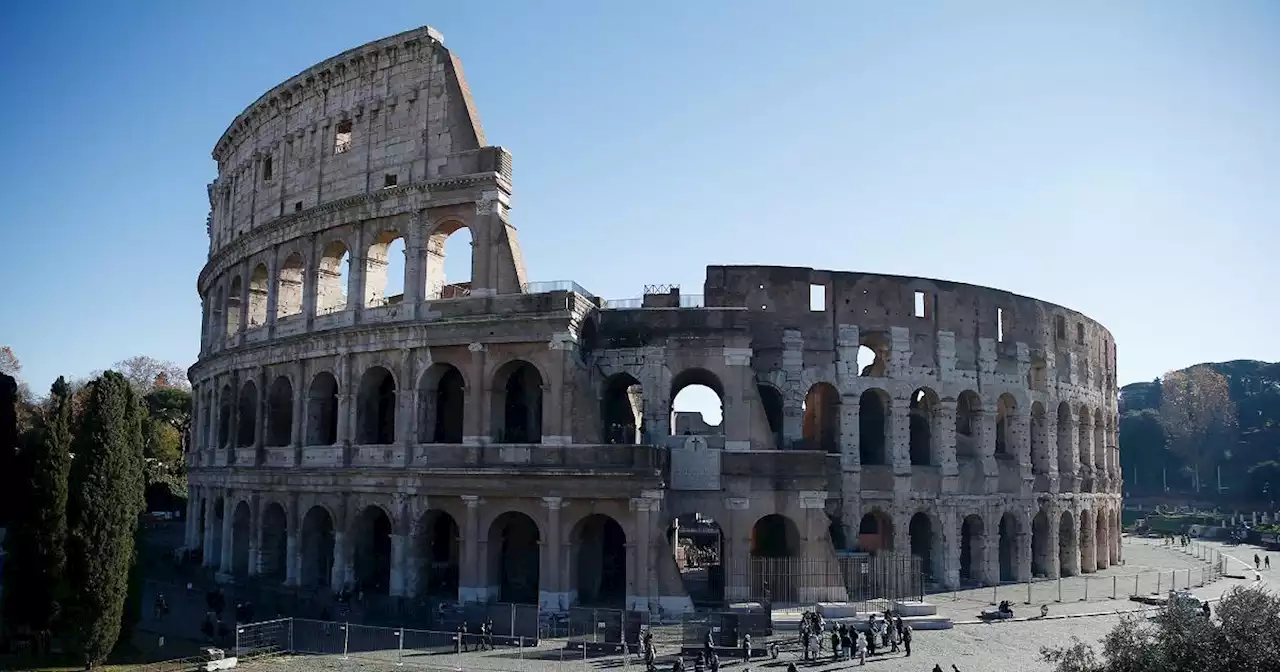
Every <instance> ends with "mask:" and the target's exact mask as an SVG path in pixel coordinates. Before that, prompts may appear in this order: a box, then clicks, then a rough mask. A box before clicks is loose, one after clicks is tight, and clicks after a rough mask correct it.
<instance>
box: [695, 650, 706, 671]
mask: <svg viewBox="0 0 1280 672" xmlns="http://www.w3.org/2000/svg"><path fill="white" fill-rule="evenodd" d="M706 670H707V667H706V661H705V660H704V659H703V655H702V654H701V653H699V654H698V657H697V658H694V659H693V672H706Z"/></svg>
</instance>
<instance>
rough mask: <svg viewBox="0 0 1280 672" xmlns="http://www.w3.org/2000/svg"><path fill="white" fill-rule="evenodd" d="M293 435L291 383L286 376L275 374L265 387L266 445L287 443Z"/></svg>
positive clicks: (285, 444) (283, 444) (275, 445)
mask: <svg viewBox="0 0 1280 672" xmlns="http://www.w3.org/2000/svg"><path fill="white" fill-rule="evenodd" d="M292 435H293V383H292V382H291V381H290V380H289V377H288V376H276V379H275V380H273V381H271V386H270V387H268V388H267V436H266V445H267V446H270V447H273V448H274V447H280V446H287V445H289V442H290V439H291V438H292Z"/></svg>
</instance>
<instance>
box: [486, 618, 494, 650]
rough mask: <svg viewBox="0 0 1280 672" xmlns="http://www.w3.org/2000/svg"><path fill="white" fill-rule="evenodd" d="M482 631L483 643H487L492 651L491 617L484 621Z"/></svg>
mask: <svg viewBox="0 0 1280 672" xmlns="http://www.w3.org/2000/svg"><path fill="white" fill-rule="evenodd" d="M484 632H485V635H484V638H485V644H488V645H489V650H490V651H492V650H493V619H492V618H490V619H489V620H487V621H485V626H484Z"/></svg>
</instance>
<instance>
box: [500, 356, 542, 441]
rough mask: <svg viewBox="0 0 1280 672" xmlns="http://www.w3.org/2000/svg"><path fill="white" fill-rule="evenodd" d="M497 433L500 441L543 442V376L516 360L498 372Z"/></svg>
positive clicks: (535, 368)
mask: <svg viewBox="0 0 1280 672" xmlns="http://www.w3.org/2000/svg"><path fill="white" fill-rule="evenodd" d="M493 396H494V399H493V422H494V425H495V426H494V428H493V435H494V440H496V441H498V442H500V443H541V442H542V375H541V374H540V373H538V368H537V367H535V366H534V365H532V364H530V363H529V362H525V361H521V360H518V359H517V360H513V361H510V362H507V363H506V364H504V365H502V367H501V368H499V369H498V371H497V373H496V374H494V384H493Z"/></svg>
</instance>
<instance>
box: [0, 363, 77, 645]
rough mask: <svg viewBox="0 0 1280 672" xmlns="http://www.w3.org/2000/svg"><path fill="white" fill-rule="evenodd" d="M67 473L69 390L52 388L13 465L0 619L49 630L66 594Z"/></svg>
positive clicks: (63, 386) (57, 384)
mask: <svg viewBox="0 0 1280 672" xmlns="http://www.w3.org/2000/svg"><path fill="white" fill-rule="evenodd" d="M70 470H71V388H70V387H69V386H68V385H67V382H66V381H65V380H63V379H62V378H58V380H57V381H56V382H55V383H54V384H53V388H52V390H51V392H50V395H49V405H48V414H47V415H46V416H45V417H44V418H42V419H41V420H40V421H39V424H38V425H37V428H36V430H35V431H33V432H31V433H30V435H29V436H28V437H27V441H26V445H25V446H24V447H23V450H22V452H21V454H20V455H19V458H18V462H17V468H16V472H17V478H16V479H15V481H16V482H15V483H14V486H15V488H14V489H15V492H14V495H15V499H16V501H17V502H18V503H19V509H18V513H19V515H18V516H17V517H15V519H14V521H13V523H12V524H11V525H10V527H9V536H8V538H6V540H5V546H6V547H7V550H8V552H9V558H8V565H7V566H6V567H5V594H6V595H8V596H10V597H9V599H6V600H5V610H4V616H5V621H7V622H8V623H11V624H14V625H18V624H23V625H26V626H28V627H30V628H31V629H32V630H35V631H37V632H39V631H45V630H52V629H53V626H54V622H55V621H56V620H57V619H58V617H59V615H60V613H61V612H62V607H63V603H64V602H65V600H66V596H67V591H66V590H65V584H64V583H63V579H64V576H63V573H64V571H65V569H66V559H67V558H66V542H67V478H68V475H69V473H70Z"/></svg>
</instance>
